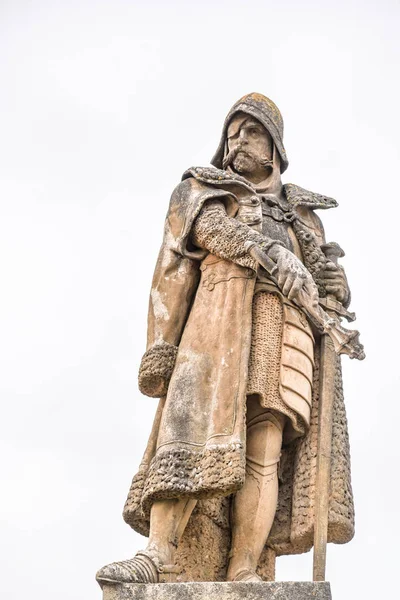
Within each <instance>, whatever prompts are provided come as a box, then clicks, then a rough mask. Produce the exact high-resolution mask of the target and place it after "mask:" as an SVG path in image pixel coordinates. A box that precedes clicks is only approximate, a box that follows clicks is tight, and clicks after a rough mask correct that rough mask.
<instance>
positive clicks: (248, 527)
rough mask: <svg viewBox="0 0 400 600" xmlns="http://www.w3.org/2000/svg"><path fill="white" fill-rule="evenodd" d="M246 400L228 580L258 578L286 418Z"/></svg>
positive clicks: (272, 512) (273, 509) (272, 514)
mask: <svg viewBox="0 0 400 600" xmlns="http://www.w3.org/2000/svg"><path fill="white" fill-rule="evenodd" d="M252 402H256V400H255V399H254V397H251V398H250V399H249V403H248V421H247V455H246V480H245V483H244V486H243V488H242V489H241V490H240V491H239V492H238V493H237V494H236V496H235V500H234V504H233V519H232V521H233V522H232V549H231V554H230V556H231V560H230V563H229V568H228V574H227V579H228V581H234V580H235V581H257V580H259V579H260V578H259V577H258V576H257V575H256V568H257V564H258V561H259V559H260V556H261V552H262V550H263V548H264V546H265V543H266V541H267V538H268V535H269V532H270V529H271V527H272V523H273V520H274V517H275V512H276V506H277V501H278V476H277V471H278V463H279V458H280V453H281V447H282V432H283V427H284V424H285V417H284V416H283V415H281V414H280V413H277V412H273V411H266V410H265V409H264V410H263V409H261V407H260V406H259V405H258V409H257V408H256V404H254V405H253V404H252Z"/></svg>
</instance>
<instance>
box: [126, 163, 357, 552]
mask: <svg viewBox="0 0 400 600" xmlns="http://www.w3.org/2000/svg"><path fill="white" fill-rule="evenodd" d="M284 193H285V195H286V198H287V200H288V202H289V204H290V207H291V210H292V211H293V212H294V213H295V215H296V228H295V232H296V236H297V239H298V241H299V244H300V246H301V249H302V254H303V257H304V262H305V265H306V267H307V268H308V269H309V270H310V272H311V274H313V276H314V275H315V268H314V266H315V264H317V263H318V252H317V250H318V248H319V246H320V245H321V244H323V243H324V236H323V229H322V225H321V223H320V220H319V218H318V217H317V216H316V215H315V214H314V210H315V209H325V208H330V207H334V206H336V205H337V203H336V201H335V200H333V199H331V198H327V197H326V196H322V195H320V194H315V193H312V192H308V191H307V190H304V189H302V188H300V187H298V186H295V185H292V184H286V185H285V186H284ZM254 194H255V190H254V189H253V188H252V186H251V185H250V184H249V182H247V181H246V180H245V179H244V178H242V177H240V176H238V175H235V174H232V173H228V172H226V171H222V170H220V169H216V168H199V167H195V168H191V169H189V170H188V171H186V172H185V173H184V175H183V178H182V181H181V183H180V184H179V185H178V186H177V188H176V189H175V190H174V192H173V194H172V197H171V201H170V206H169V210H168V214H167V218H166V222H165V230H164V240H163V244H162V247H161V250H160V254H159V257H158V261H157V265H156V269H155V273H154V278H153V284H152V290H151V295H150V305H149V317H148V339H147V351H146V353H145V355H144V357H143V359H142V363H141V367H140V372H139V387H140V389H141V390H142V392H143V393H145V394H147V395H149V396H154V397H161V399H160V402H159V406H158V409H157V413H156V416H155V420H154V424H153V429H152V433H151V435H150V438H149V442H148V446H147V448H146V451H145V454H144V456H143V460H142V462H141V464H140V467H139V471H138V473H137V474H136V475H135V476H134V478H133V481H132V485H131V489H130V491H129V494H128V498H127V501H126V504H125V508H124V519H125V521H126V522H127V523H128V524H129V525H131V526H132V527H133V528H134V529H135V530H136V531H138V532H139V533H141V534H143V535H148V532H149V515H150V509H151V505H152V503H153V502H154V501H155V500H157V499H167V498H177V497H182V496H185V497H191V498H196V499H200V500H201V501H200V502H199V503H198V507H197V509H196V510H197V513H198V512H200V513H201V514H203V515H207V516H208V517H209V518H210V519H211V520H213V521H214V522H215V524H217V525H218V526H219V527H221V528H228V527H229V518H228V517H229V515H228V513H227V510H228V509H227V502H226V497H227V496H229V495H230V494H232V493H235V492H236V491H237V490H238V489H240V487H241V486H242V485H243V482H244V477H245V463H246V459H245V454H246V452H245V447H246V426H245V410H246V383H247V372H248V360H249V351H250V341H251V328H252V298H253V293H254V286H255V280H256V272H255V266H254V267H253V268H252V266H251V264H250V266H249V262H248V257H243V260H242V261H241V260H238V261H237V262H235V263H233V262H231V261H228V260H223V259H217V257H213V256H212V255H210V254H209V253H208V252H207V251H206V250H203V249H199V248H197V247H195V246H193V245H192V243H191V240H190V232H191V227H192V225H193V222H194V220H195V219H196V217H197V215H198V214H199V212H200V210H201V208H202V206H203V205H204V204H205V203H206V202H207V201H209V200H212V199H218V200H220V201H221V202H223V203H224V205H225V208H226V211H227V214H228V216H230V217H234V218H239V213H240V207H241V206H243V205H245V206H250V205H251V198H252V196H253V197H254ZM241 263H242V264H241ZM318 366H319V341H318V339H317V340H316V343H315V369H314V382H313V397H312V407H311V423H310V429H309V431H308V433H307V434H306V435H305V436H304V437H303V438H301V439H298V440H296V441H294V442H293V443H291V444H288V445H287V446H285V447H284V448H283V451H282V458H281V464H280V487H279V499H278V509H277V512H276V516H275V521H274V525H273V528H272V530H271V534H270V536H269V539H268V543H267V544H268V546H269V547H270V548H273V549H274V551H275V552H276V553H277V554H278V555H279V554H293V553H299V552H305V551H308V550H309V549H310V548H311V546H312V543H313V522H314V505H315V478H316V458H317V427H318V425H317V424H318V400H319V398H318V395H319V368H318ZM332 443H333V446H332V470H331V492H330V507H329V528H328V539H329V541H331V542H335V543H345V542H348V541H350V539H351V538H352V537H353V534H354V507H353V496H352V490H351V482H350V452H349V442H348V432H347V422H346V414H345V407H344V399H343V388H342V379H341V367H340V358H339V357H338V358H337V371H336V380H335V403H334V423H333V433H332Z"/></svg>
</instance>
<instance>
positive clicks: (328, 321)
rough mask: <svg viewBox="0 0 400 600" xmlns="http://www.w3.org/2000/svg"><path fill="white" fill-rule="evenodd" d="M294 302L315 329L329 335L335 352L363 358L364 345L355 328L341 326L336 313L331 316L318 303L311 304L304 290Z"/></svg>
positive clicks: (359, 358)
mask: <svg viewBox="0 0 400 600" xmlns="http://www.w3.org/2000/svg"><path fill="white" fill-rule="evenodd" d="M295 304H297V306H298V307H299V308H302V309H303V310H304V312H305V313H306V314H307V316H308V317H309V318H310V320H311V321H312V322H313V323H314V325H315V326H316V327H317V329H319V330H320V331H321V332H322V333H325V334H327V335H329V337H330V338H331V340H332V342H333V346H334V348H335V352H336V353H337V354H347V355H348V356H349V357H350V358H357V359H358V360H363V359H364V358H365V352H364V346H363V345H362V344H361V342H360V339H359V337H360V334H359V332H358V331H357V330H351V329H346V328H345V327H343V326H342V324H341V323H340V321H339V319H338V318H337V317H336V315H335V316H333V315H332V316H331V315H329V314H328V313H327V312H325V311H324V310H323V308H321V306H320V305H319V304H318V305H317V306H316V305H315V304H313V303H312V301H311V298H310V296H309V295H308V294H306V293H305V291H301V292H300V294H299V296H298V299H297V300H296V301H295Z"/></svg>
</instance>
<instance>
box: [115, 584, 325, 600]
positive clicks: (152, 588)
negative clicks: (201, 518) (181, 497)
mask: <svg viewBox="0 0 400 600" xmlns="http://www.w3.org/2000/svg"><path fill="white" fill-rule="evenodd" d="M103 589H104V596H103V600H242V599H243V598H245V599H246V600H331V598H332V596H331V589H330V585H329V583H328V582H318V583H316V582H306V581H299V582H292V581H282V582H278V581H275V582H268V583H218V582H209V583H198V582H195V583H162V584H150V585H147V584H142V583H133V584H120V585H112V586H104V588H103Z"/></svg>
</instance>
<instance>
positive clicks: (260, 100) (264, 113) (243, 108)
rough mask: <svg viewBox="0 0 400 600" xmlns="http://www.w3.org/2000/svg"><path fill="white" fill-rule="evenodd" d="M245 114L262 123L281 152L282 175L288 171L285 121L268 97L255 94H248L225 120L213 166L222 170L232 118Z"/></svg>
mask: <svg viewBox="0 0 400 600" xmlns="http://www.w3.org/2000/svg"><path fill="white" fill-rule="evenodd" d="M238 112H244V113H246V114H247V115H250V116H252V117H254V118H255V119H257V120H258V121H260V123H262V124H263V125H264V127H265V128H266V130H267V131H268V132H269V134H270V135H271V137H272V139H273V141H274V143H275V146H276V149H277V150H278V152H279V155H280V158H281V173H283V172H284V171H286V169H287V168H288V165H289V161H288V159H287V156H286V151H285V147H284V145H283V141H282V140H283V119H282V115H281V113H280V111H279V109H278V107H277V106H276V104H274V103H273V102H272V100H270V99H269V98H267V97H266V96H263V95H262V94H256V93H255V92H253V93H252V94H247V95H246V96H243V98H240V100H238V101H237V102H236V103H235V104H234V105H233V106H232V108H231V110H230V111H229V113H228V116H227V117H226V119H225V123H224V128H223V130H222V135H221V141H220V143H219V146H218V150H217V151H216V153H215V155H214V157H213V159H212V160H211V164H212V165H214V167H217V168H218V169H222V161H223V158H224V154H225V142H226V132H227V129H228V125H229V123H230V121H231V119H232V117H233V116H234V115H235V114H236V113H238Z"/></svg>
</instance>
